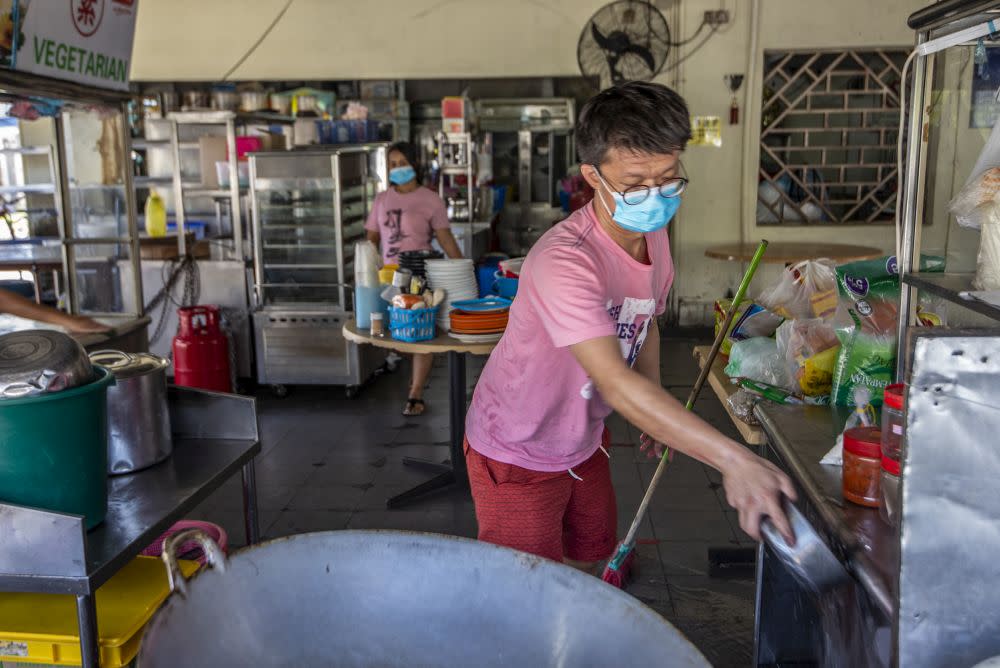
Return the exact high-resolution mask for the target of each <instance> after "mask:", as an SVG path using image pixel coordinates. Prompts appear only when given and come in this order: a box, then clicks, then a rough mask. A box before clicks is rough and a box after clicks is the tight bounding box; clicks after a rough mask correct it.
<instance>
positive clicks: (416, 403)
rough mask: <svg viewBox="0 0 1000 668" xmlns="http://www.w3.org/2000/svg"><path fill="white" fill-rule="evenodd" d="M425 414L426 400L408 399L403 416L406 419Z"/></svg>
mask: <svg viewBox="0 0 1000 668" xmlns="http://www.w3.org/2000/svg"><path fill="white" fill-rule="evenodd" d="M423 414H424V400H423V399H407V400H406V408H404V409H403V415H405V416H406V417H417V416H418V415H423Z"/></svg>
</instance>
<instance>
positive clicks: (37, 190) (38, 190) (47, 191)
mask: <svg viewBox="0 0 1000 668" xmlns="http://www.w3.org/2000/svg"><path fill="white" fill-rule="evenodd" d="M55 191H56V188H55V186H54V185H52V184H51V183H32V184H28V185H23V186H0V195H13V194H16V193H29V194H39V195H52V194H54V193H55Z"/></svg>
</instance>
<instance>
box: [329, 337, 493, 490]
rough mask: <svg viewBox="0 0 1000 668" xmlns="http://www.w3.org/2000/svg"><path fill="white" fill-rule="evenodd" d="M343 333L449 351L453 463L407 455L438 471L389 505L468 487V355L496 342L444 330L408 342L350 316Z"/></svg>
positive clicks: (379, 343)
mask: <svg viewBox="0 0 1000 668" xmlns="http://www.w3.org/2000/svg"><path fill="white" fill-rule="evenodd" d="M343 333H344V338H345V339H347V340H348V341H353V342H354V343H357V344H359V345H371V346H376V347H378V348H386V349H388V350H395V351H396V352H398V353H416V354H421V353H447V355H448V374H449V376H450V382H449V389H448V397H449V417H450V423H451V436H450V442H449V452H450V454H451V463H450V464H439V463H437V462H429V461H426V460H423V459H416V458H414V457H404V458H403V464H406V465H409V466H418V467H420V468H423V469H426V470H429V471H431V472H433V473H436V474H437V475H435V476H434V477H433V478H431V479H430V480H428V481H426V482H423V483H421V484H419V485H417V486H416V487H414V488H412V489H409V490H407V491H405V492H403V493H401V494H397V495H396V496H394V497H392V498H390V499H388V500H387V501H386V506H387V507H389V508H399V507H400V506H403V505H405V504H407V503H410V502H411V501H416V500H417V499H420V498H421V497H423V496H425V495H427V494H430V493H431V492H436V491H438V490H442V489H449V488H458V489H468V487H469V476H468V473H467V472H466V469H465V452H464V451H463V448H462V445H463V442H464V441H465V410H466V401H467V397H466V391H465V383H466V377H465V356H466V355H489V354H490V353H491V352H492V351H493V348H495V347H496V343H463V342H462V341H459V340H458V339H456V338H454V337H451V336H448V335H446V334H442V335H440V336H438V337H437V338H434V339H431V340H430V341H420V342H419V343H408V342H406V341H397V340H396V339H393V338H392V337H390V336H389V335H388V333H387V334H386V335H385V336H384V337H383V336H372V335H371V333H370V332H369V331H368V330H364V329H359V328H358V323H357V321H355V320H348V321H347V322H346V323H345V324H344V329H343Z"/></svg>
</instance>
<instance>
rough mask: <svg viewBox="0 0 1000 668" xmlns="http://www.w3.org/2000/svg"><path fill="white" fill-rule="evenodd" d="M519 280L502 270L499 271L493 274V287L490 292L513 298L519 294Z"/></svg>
mask: <svg viewBox="0 0 1000 668" xmlns="http://www.w3.org/2000/svg"><path fill="white" fill-rule="evenodd" d="M517 281H518V279H516V278H507V277H506V276H504V275H503V272H502V271H497V272H495V273H494V274H493V287H492V289H491V290H490V293H491V294H494V295H500V296H501V297H503V298H505V299H513V298H514V295H516V294H517Z"/></svg>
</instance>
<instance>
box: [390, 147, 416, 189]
mask: <svg viewBox="0 0 1000 668" xmlns="http://www.w3.org/2000/svg"><path fill="white" fill-rule="evenodd" d="M393 151H399V152H400V153H402V154H403V157H404V158H406V161H407V162H408V163H410V166H411V167H413V171H415V172H416V173H417V183H420V165H419V164H418V163H417V147H416V146H414V145H413V144H411V143H410V142H408V141H398V142H396V143H395V144H393V145H392V146H390V147H389V150H388V151H386V152H385V155H386V157H388V156H389V154H390V153H392V152H393Z"/></svg>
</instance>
